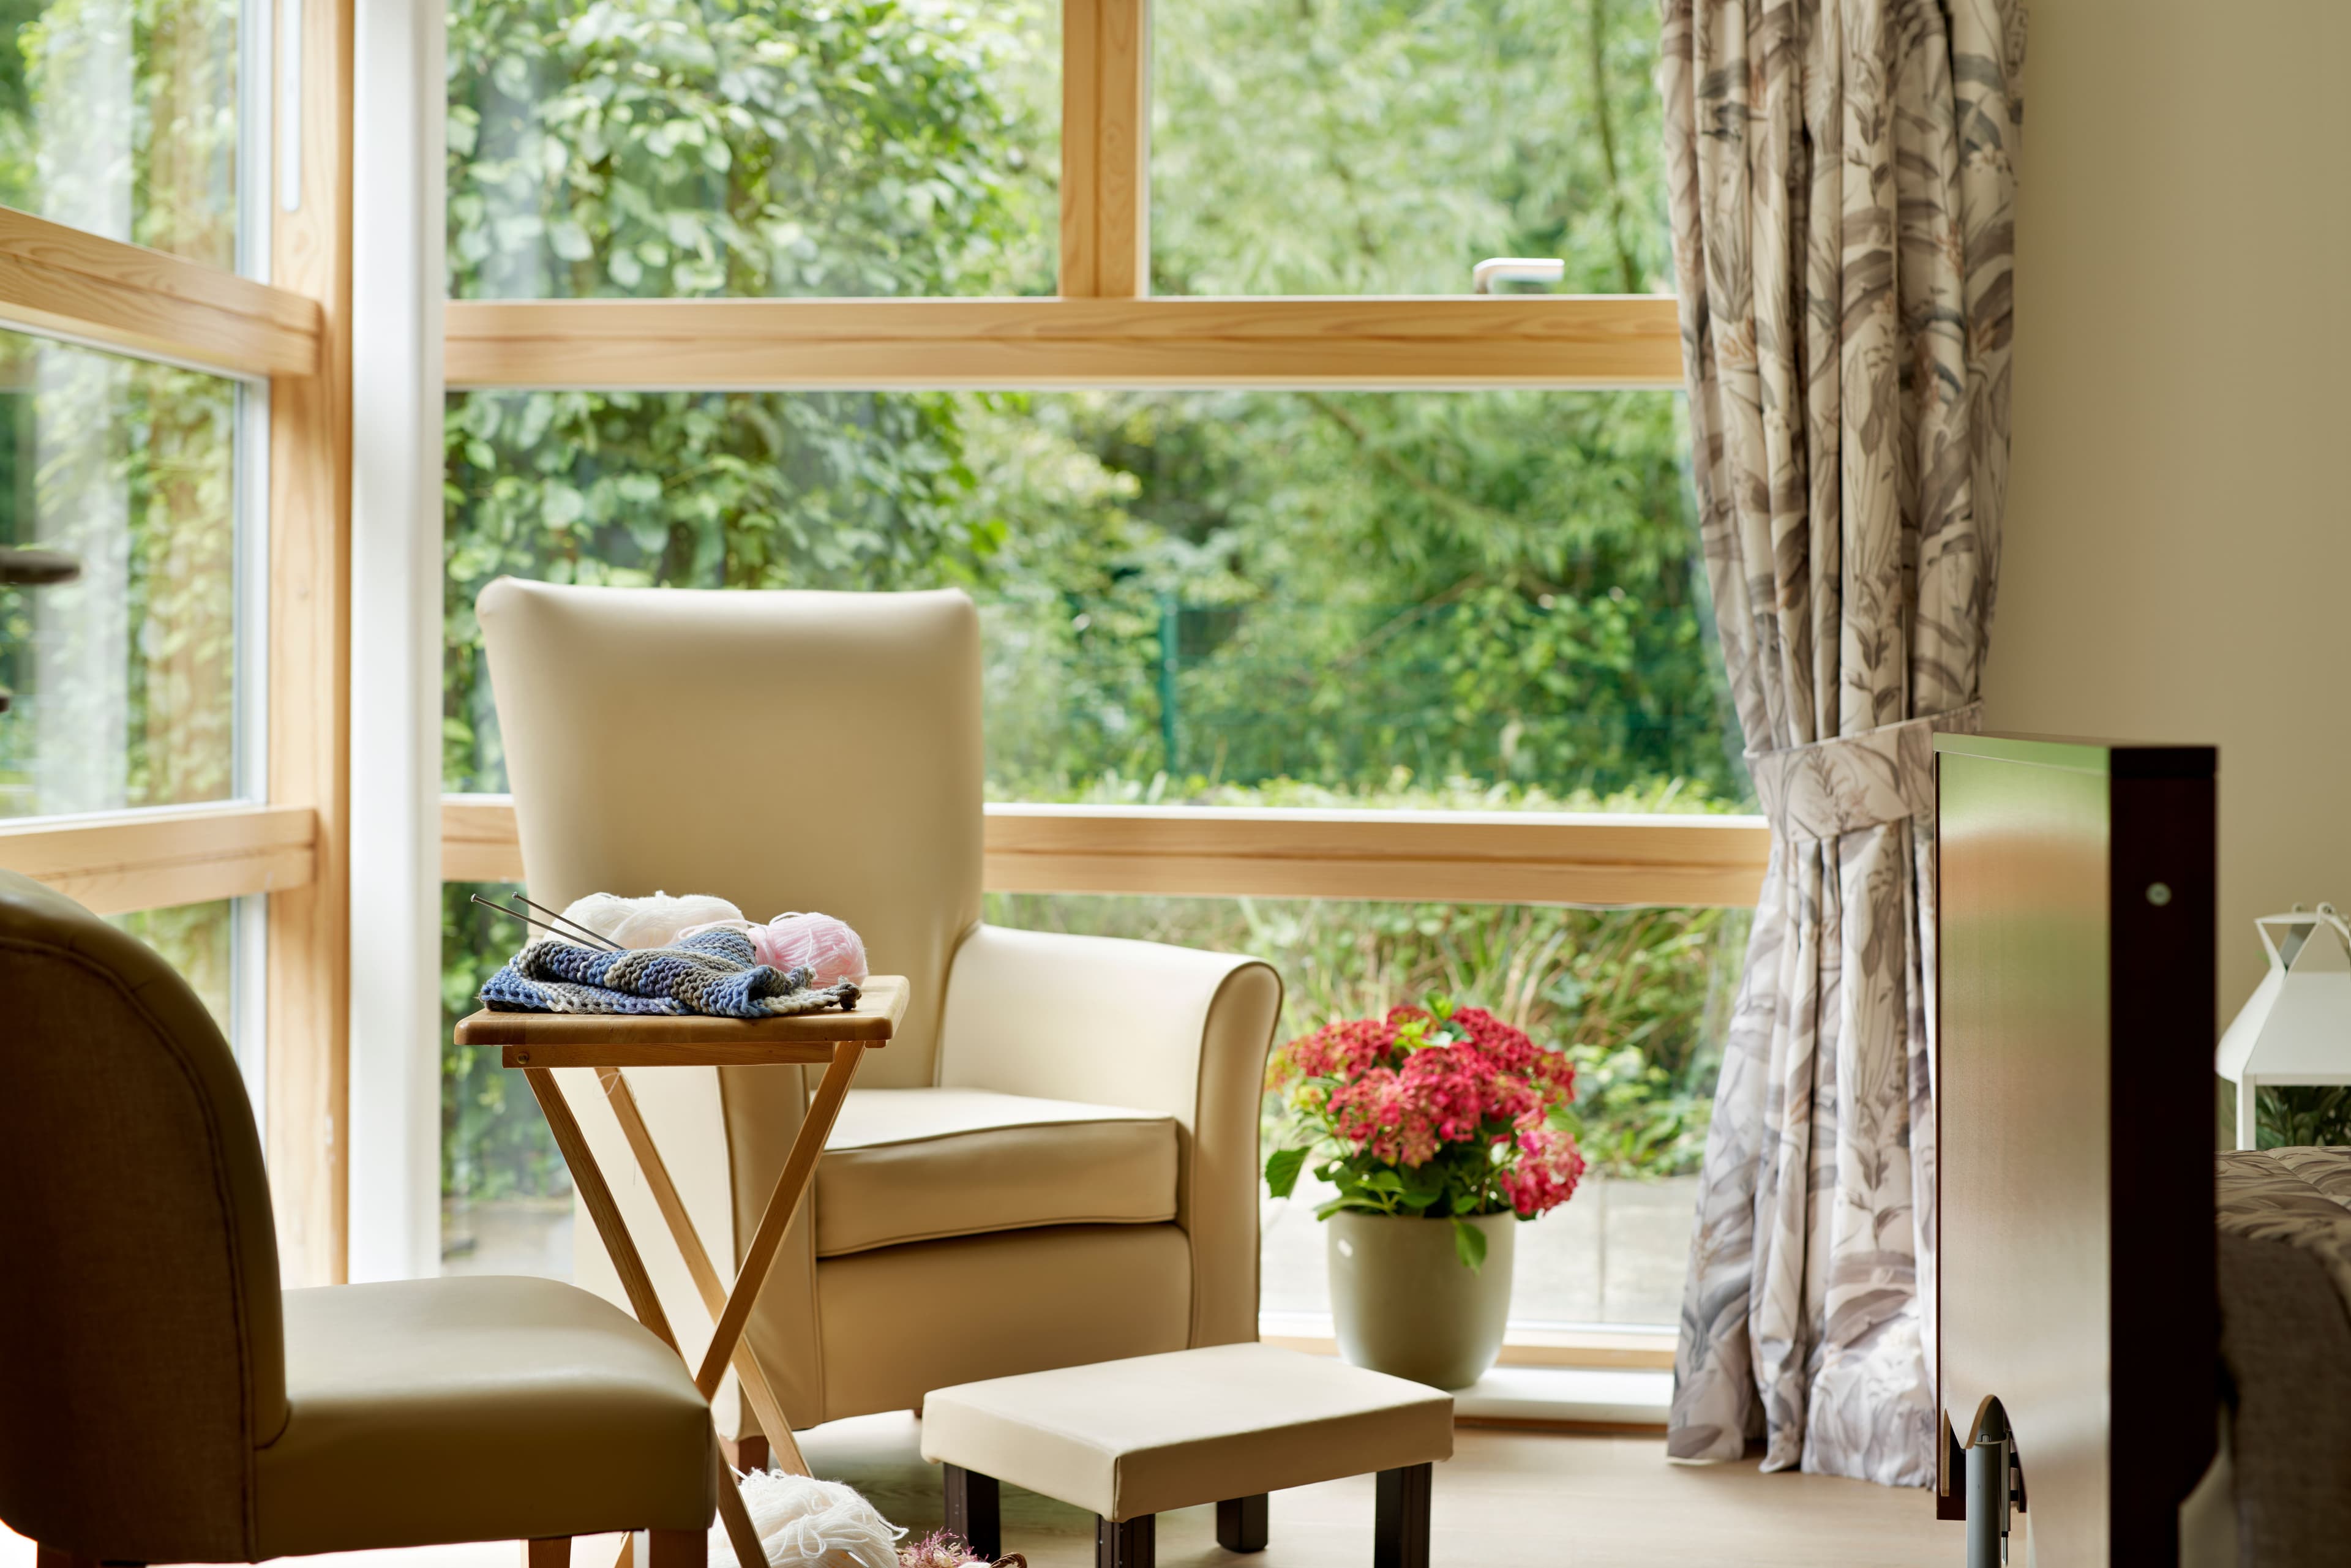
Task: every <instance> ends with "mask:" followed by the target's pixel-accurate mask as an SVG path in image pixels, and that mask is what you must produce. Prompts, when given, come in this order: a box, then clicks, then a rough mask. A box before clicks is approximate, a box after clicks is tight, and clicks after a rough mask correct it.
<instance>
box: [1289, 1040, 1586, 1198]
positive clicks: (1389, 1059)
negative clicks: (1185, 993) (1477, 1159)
mask: <svg viewBox="0 0 2351 1568" xmlns="http://www.w3.org/2000/svg"><path fill="white" fill-rule="evenodd" d="M1267 1086H1268V1087H1269V1088H1270V1089H1272V1090H1275V1091H1277V1092H1281V1093H1282V1094H1283V1096H1284V1100H1285V1103H1286V1105H1287V1107H1288V1109H1289V1111H1290V1114H1291V1115H1292V1116H1293V1117H1294V1118H1296V1119H1298V1121H1299V1122H1300V1123H1301V1124H1304V1125H1307V1126H1308V1127H1310V1128H1313V1127H1319V1128H1321V1129H1322V1132H1323V1134H1324V1135H1327V1136H1328V1137H1330V1138H1332V1139H1333V1140H1335V1141H1336V1142H1337V1143H1339V1144H1340V1145H1343V1146H1344V1147H1345V1148H1347V1149H1348V1150H1350V1151H1351V1152H1352V1153H1353V1155H1355V1156H1358V1157H1362V1156H1369V1157H1370V1158H1371V1159H1373V1160H1374V1161H1377V1162H1379V1163H1381V1164H1384V1165H1387V1166H1396V1167H1400V1168H1403V1169H1412V1168H1415V1167H1417V1166H1423V1165H1426V1163H1427V1162H1428V1161H1430V1160H1431V1159H1434V1158H1436V1157H1437V1155H1438V1154H1439V1153H1440V1152H1441V1151H1443V1150H1445V1149H1447V1148H1448V1147H1454V1146H1458V1145H1482V1146H1483V1147H1484V1148H1485V1149H1486V1150H1487V1151H1488V1154H1489V1157H1490V1158H1491V1159H1492V1160H1493V1162H1494V1173H1495V1174H1494V1181H1495V1184H1496V1186H1499V1188H1500V1190H1501V1191H1502V1193H1503V1194H1504V1195H1505V1196H1506V1197H1508V1199H1509V1200H1510V1203H1511V1204H1513V1205H1514V1206H1515V1207H1517V1209H1518V1212H1520V1214H1523V1215H1535V1214H1541V1213H1545V1212H1547V1211H1548V1210H1550V1209H1552V1208H1554V1207H1558V1206H1559V1205H1560V1204H1562V1203H1564V1202H1565V1201H1567V1198H1568V1197H1569V1196H1570V1195H1571V1194H1573V1192H1574V1190H1575V1184H1576V1182H1577V1180H1578V1178H1580V1177H1581V1176H1582V1175H1583V1155H1582V1154H1581V1153H1580V1152H1579V1151H1578V1150H1577V1148H1576V1146H1575V1141H1574V1139H1573V1138H1572V1137H1570V1136H1569V1135H1568V1134H1565V1133H1563V1132H1560V1131H1556V1130H1554V1129H1552V1128H1550V1127H1548V1126H1547V1124H1546V1122H1547V1117H1548V1115H1549V1113H1551V1112H1552V1110H1554V1109H1556V1108H1558V1107H1561V1106H1564V1105H1566V1104H1568V1103H1570V1102H1572V1101H1573V1099H1574V1098H1575V1069H1574V1066H1573V1064H1572V1063H1571V1062H1570V1061H1568V1059H1567V1057H1566V1055H1565V1054H1564V1053H1563V1052H1561V1051H1550V1050H1546V1049H1544V1048H1543V1047H1541V1046H1538V1045H1536V1044H1535V1042H1534V1041H1533V1040H1531V1039H1529V1038H1528V1036H1527V1034H1526V1031H1525V1030H1520V1029H1514V1028H1512V1027H1511V1026H1510V1025H1509V1024H1507V1023H1504V1022H1503V1021H1502V1020H1501V1019H1498V1018H1496V1017H1495V1016H1494V1015H1493V1014H1492V1013H1490V1012H1489V1011H1488V1010H1487V1009H1484V1008H1461V1009H1456V1010H1455V1011H1453V1012H1452V1013H1451V1014H1450V1015H1449V1016H1448V1017H1447V1018H1446V1019H1443V1020H1441V1021H1440V1020H1439V1019H1437V1018H1435V1017H1434V1016H1433V1015H1432V1014H1430V1013H1428V1012H1426V1011H1425V1010H1424V1009H1419V1008H1392V1009H1389V1011H1388V1013H1387V1016H1386V1017H1384V1018H1382V1019H1349V1020H1346V1021H1344V1022H1341V1023H1333V1024H1327V1025H1325V1026H1324V1027H1322V1029H1319V1030H1315V1031H1314V1032H1313V1033H1311V1034H1309V1035H1302V1036H1301V1037H1300V1038H1299V1039H1297V1040H1291V1041H1290V1043H1289V1044H1288V1045H1286V1046H1284V1047H1283V1048H1282V1049H1281V1050H1280V1051H1279V1052H1277V1053H1276V1055H1275V1058H1274V1060H1273V1062H1272V1063H1271V1065H1270V1069H1269V1071H1268V1073H1267Z"/></svg>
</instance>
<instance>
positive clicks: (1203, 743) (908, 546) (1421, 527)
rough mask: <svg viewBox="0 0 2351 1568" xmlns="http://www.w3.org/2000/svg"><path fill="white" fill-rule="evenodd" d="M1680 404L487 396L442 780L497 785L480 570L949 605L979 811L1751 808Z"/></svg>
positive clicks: (464, 492)
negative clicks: (1048, 806)
mask: <svg viewBox="0 0 2351 1568" xmlns="http://www.w3.org/2000/svg"><path fill="white" fill-rule="evenodd" d="M1680 406H1681V405H1680V399H1679V397H1678V396H1677V395H1676V394H1671V393H1664V392H1576V393H1533V392H1415V393H1149V394H1144V393H1072V394H1062V395H1053V396H1001V395H997V396H991V395H980V394H970V395H949V394H869V393H825V394H757V393H735V394H725V393H663V394H650V393H601V392H517V393H487V392H475V393H471V394H465V395H463V396H460V397H457V398H455V399H453V400H452V402H451V404H450V412H449V421H448V458H449V467H448V475H449V480H450V495H451V500H450V508H449V532H448V551H449V572H448V591H449V601H448V613H447V622H446V624H447V628H448V637H449V648H448V659H447V664H446V669H447V681H448V685H447V693H446V704H447V706H446V719H447V726H446V734H447V737H448V750H447V755H446V759H445V760H446V768H445V774H446V777H447V779H448V781H449V783H450V786H451V788H453V789H501V788H503V787H504V783H503V780H504V768H503V764H502V761H501V758H500V756H499V753H498V750H497V744H496V733H495V715H494V710H493V707H492V705H491V701H490V693H489V687H488V682H487V679H486V675H485V674H484V673H483V666H482V663H481V656H480V645H479V644H480V636H479V628H478V627H477V626H476V625H475V622H474V619H473V614H472V603H473V599H474V595H475V593H476V592H478V591H479V590H480V588H481V587H482V586H483V585H484V584H485V583H486V582H487V581H488V580H490V579H491V578H493V577H496V576H497V575H499V574H501V573H510V574H513V575H517V576H522V577H537V578H547V579H551V580H559V581H572V582H610V583H632V584H636V583H659V584H671V585H679V586H704V587H716V586H731V587H801V588H849V589H887V588H914V587H928V586H935V585H940V584H949V585H955V586H960V587H963V588H966V589H967V590H969V591H971V592H972V593H973V595H974V596H975V597H976V598H977V600H978V601H980V603H981V605H982V607H983V610H984V612H985V616H986V625H987V728H988V745H989V785H990V789H991V790H992V791H993V792H994V793H995V794H996V795H997V796H998V798H1000V799H1009V800H1102V801H1118V800H1154V801H1164V802H1175V801H1191V802H1196V803H1201V804H1211V805H1248V804H1300V805H1311V804H1350V803H1353V804H1374V805H1383V804H1384V805H1411V806H1436V807H1447V806H1456V807H1469V806H1475V807H1482V808H1508V807H1553V808H1556V807H1562V806H1570V807H1581V808H1585V809H1592V808H1596V807H1617V808H1641V807H1655V806H1656V805H1658V804H1659V803H1661V802H1666V801H1668V800H1670V802H1671V803H1672V804H1673V805H1674V806H1675V807H1676V809H1706V808H1708V807H1712V808H1713V809H1717V810H1720V809H1724V808H1726V807H1728V806H1731V805H1735V804H1737V803H1739V802H1740V801H1742V800H1745V799H1746V798H1747V795H1748V788H1747V783H1746V779H1745V776H1744V773H1743V771H1742V770H1741V769H1740V767H1739V764H1738V762H1737V760H1736V758H1735V755H1734V753H1733V751H1732V749H1731V747H1729V745H1728V744H1727V741H1726V734H1727V726H1728V714H1727V708H1726V706H1725V704H1724V701H1723V696H1722V691H1721V677H1720V673H1719V664H1720V662H1719V657H1718V656H1717V654H1716V653H1715V652H1714V651H1713V650H1712V649H1710V648H1709V647H1708V645H1707V642H1706V618H1707V611H1706V607H1705V605H1704V603H1703V601H1702V595H1701V590H1700V585H1699V580H1698V573H1697V572H1696V571H1695V570H1693V560H1692V554H1693V549H1694V542H1695V541H1694V532H1693V529H1692V528H1691V525H1690V519H1689V515H1688V504H1687V499H1686V492H1685V479H1684V473H1683V470H1684V459H1683V452H1684V447H1685V444H1686V436H1685V434H1684V432H1683V427H1682V423H1681V414H1680Z"/></svg>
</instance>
